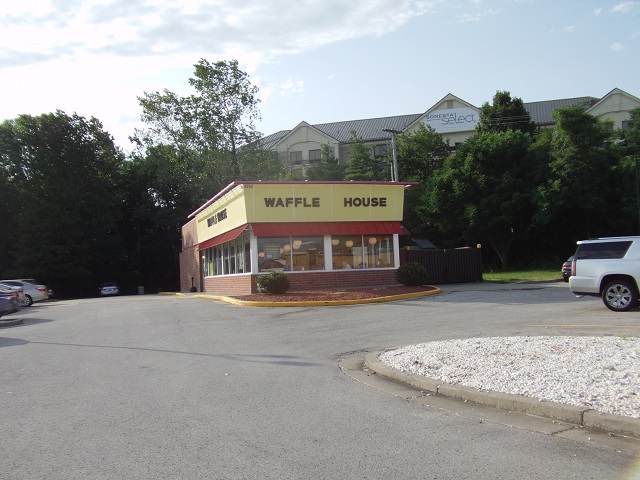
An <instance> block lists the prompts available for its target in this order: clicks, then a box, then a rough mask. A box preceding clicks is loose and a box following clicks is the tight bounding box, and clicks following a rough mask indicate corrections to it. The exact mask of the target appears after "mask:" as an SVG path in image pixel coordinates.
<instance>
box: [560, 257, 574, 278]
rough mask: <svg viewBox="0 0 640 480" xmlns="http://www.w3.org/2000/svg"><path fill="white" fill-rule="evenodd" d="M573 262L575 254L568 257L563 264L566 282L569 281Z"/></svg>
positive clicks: (563, 276) (563, 274)
mask: <svg viewBox="0 0 640 480" xmlns="http://www.w3.org/2000/svg"><path fill="white" fill-rule="evenodd" d="M572 262H573V255H571V256H570V257H569V258H567V261H566V262H564V263H563V264H562V279H563V280H564V281H565V282H568V281H569V277H570V276H571V263H572Z"/></svg>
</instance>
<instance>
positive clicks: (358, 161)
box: [344, 132, 389, 181]
mask: <svg viewBox="0 0 640 480" xmlns="http://www.w3.org/2000/svg"><path fill="white" fill-rule="evenodd" d="M350 141H351V145H352V146H351V155H350V156H349V159H348V160H347V166H346V168H345V177H344V179H345V180H365V181H381V180H389V172H388V171H387V163H386V162H384V161H381V160H380V159H376V158H371V153H372V151H371V148H370V147H367V146H366V145H365V144H364V142H363V141H362V138H360V137H358V136H357V135H356V133H355V132H351V139H350Z"/></svg>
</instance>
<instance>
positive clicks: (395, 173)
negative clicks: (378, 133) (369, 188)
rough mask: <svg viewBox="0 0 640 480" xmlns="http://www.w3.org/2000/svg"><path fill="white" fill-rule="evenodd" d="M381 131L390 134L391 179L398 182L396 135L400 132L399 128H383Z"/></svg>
mask: <svg viewBox="0 0 640 480" xmlns="http://www.w3.org/2000/svg"><path fill="white" fill-rule="evenodd" d="M382 131H383V132H387V133H390V134H391V150H392V152H391V153H392V155H393V171H392V172H391V173H392V175H391V181H392V182H399V181H400V176H399V175H398V150H397V148H396V135H398V134H400V133H402V132H400V131H399V130H394V129H392V128H383V129H382Z"/></svg>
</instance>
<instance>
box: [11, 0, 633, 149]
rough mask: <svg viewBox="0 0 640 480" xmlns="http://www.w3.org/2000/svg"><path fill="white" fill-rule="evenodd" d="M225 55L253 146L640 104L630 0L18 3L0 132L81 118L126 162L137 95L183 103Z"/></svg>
mask: <svg viewBox="0 0 640 480" xmlns="http://www.w3.org/2000/svg"><path fill="white" fill-rule="evenodd" d="M200 59H206V60H207V61H209V62H211V63H213V62H216V61H219V60H232V59H235V60H238V62H239V65H240V68H241V69H242V70H243V71H245V72H247V73H248V74H249V79H250V81H251V83H252V84H253V85H255V86H257V87H258V89H259V92H258V97H259V98H260V101H261V103H260V104H259V109H260V113H261V116H262V120H261V121H259V122H258V123H257V124H256V127H257V129H258V130H259V131H260V132H262V133H263V134H265V135H269V134H272V133H276V132H278V131H280V130H289V129H292V128H294V127H295V126H297V125H298V124H299V123H300V122H302V121H306V122H308V123H310V124H319V123H329V122H338V121H345V120H358V119H365V118H377V117H387V116H394V115H406V114H419V113H423V112H425V111H427V110H428V109H429V108H431V107H432V106H433V105H434V104H436V103H437V102H438V101H439V100H441V99H442V98H443V97H444V96H446V95H447V94H449V93H451V94H453V95H456V96H457V97H459V98H461V99H462V100H464V101H466V102H469V103H471V104H473V105H475V106H477V107H480V106H482V104H483V103H485V102H489V103H491V101H492V99H493V96H494V95H495V93H496V91H498V90H506V91H509V92H510V93H511V95H512V97H518V98H521V99H522V100H523V101H524V102H535V101H543V100H554V99H560V98H571V97H582V96H593V97H602V96H604V95H606V94H607V93H608V92H610V91H611V90H613V89H614V88H616V87H617V88H621V89H622V90H624V91H626V92H628V93H630V94H632V95H635V96H638V97H640V1H625V0H617V1H616V0H614V1H605V0H599V1H595V0H295V1H294V0H175V1H174V0H21V1H18V2H3V4H2V6H1V7H0V121H2V120H8V119H13V118H16V117H17V116H18V115H20V114H29V115H40V114H44V113H50V112H55V111H56V110H62V111H64V112H66V113H67V114H69V115H71V114H73V113H77V114H78V115H81V116H84V117H86V118H90V117H95V118H97V119H98V120H100V121H101V122H102V124H103V127H104V129H105V130H106V131H108V132H109V133H110V134H111V135H113V137H114V138H115V143H116V144H117V145H118V146H119V147H121V148H123V149H124V150H125V151H127V150H130V149H131V144H130V142H129V140H128V137H129V136H130V135H132V134H133V132H134V129H136V128H143V127H144V124H142V123H141V122H140V114H141V108H140V104H139V101H138V97H140V96H142V95H143V94H144V93H145V92H161V91H163V90H165V89H167V90H170V91H172V92H174V93H176V94H178V95H181V96H187V95H190V94H192V93H194V91H193V90H192V87H190V86H189V78H190V77H192V76H193V72H194V67H193V66H194V64H196V63H197V62H198V61H199V60H200Z"/></svg>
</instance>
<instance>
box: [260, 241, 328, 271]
mask: <svg viewBox="0 0 640 480" xmlns="http://www.w3.org/2000/svg"><path fill="white" fill-rule="evenodd" d="M258 266H259V269H258V271H260V272H273V271H276V272H284V271H303V270H305V271H306V270H324V251H323V237H274V238H269V237H261V238H258Z"/></svg>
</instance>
